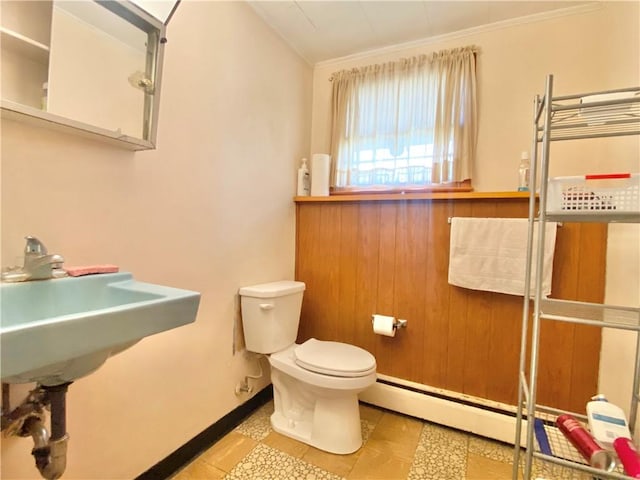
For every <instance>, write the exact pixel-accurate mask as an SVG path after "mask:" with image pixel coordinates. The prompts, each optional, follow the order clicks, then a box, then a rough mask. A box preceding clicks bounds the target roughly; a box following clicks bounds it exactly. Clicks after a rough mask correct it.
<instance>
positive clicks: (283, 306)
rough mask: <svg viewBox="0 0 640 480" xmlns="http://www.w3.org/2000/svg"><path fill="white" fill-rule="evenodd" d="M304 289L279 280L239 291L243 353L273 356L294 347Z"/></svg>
mask: <svg viewBox="0 0 640 480" xmlns="http://www.w3.org/2000/svg"><path fill="white" fill-rule="evenodd" d="M304 288H305V285H304V283H303V282H295V281H291V280H283V281H280V282H271V283H262V284H260V285H253V286H251V287H242V288H241V289H240V292H239V293H240V308H241V310H242V328H243V330H244V342H245V345H246V348H247V350H249V351H250V352H256V353H275V352H279V351H280V350H284V349H285V348H287V347H288V346H289V345H292V344H293V343H295V341H296V337H297V336H298V325H299V323H300V310H301V308H302V295H303V293H304Z"/></svg>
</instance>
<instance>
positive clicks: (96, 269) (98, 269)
mask: <svg viewBox="0 0 640 480" xmlns="http://www.w3.org/2000/svg"><path fill="white" fill-rule="evenodd" d="M64 270H65V272H67V275H69V276H71V277H80V276H82V275H94V274H96V273H116V272H118V271H119V270H120V269H119V268H118V267H117V266H116V265H87V266H84V267H66V268H65V269H64Z"/></svg>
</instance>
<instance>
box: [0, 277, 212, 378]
mask: <svg viewBox="0 0 640 480" xmlns="http://www.w3.org/2000/svg"><path fill="white" fill-rule="evenodd" d="M0 289H1V290H0V327H1V328H0V356H1V362H0V372H1V374H2V375H1V376H2V381H3V382H7V383H26V382H39V383H41V384H42V385H57V384H60V383H65V382H70V381H73V380H75V379H77V378H80V377H83V376H85V375H88V374H89V373H91V372H93V371H94V370H96V369H97V368H98V367H100V366H101V365H102V364H103V363H104V362H105V361H106V360H107V358H109V357H110V356H111V355H114V354H116V353H118V352H121V351H122V350H125V349H126V348H129V347H130V346H132V345H133V344H135V343H136V342H138V341H140V340H141V339H143V338H144V337H148V336H149V335H154V334H156V333H160V332H163V331H165V330H170V329H172V328H176V327H179V326H181V325H185V324H188V323H192V322H193V321H195V319H196V313H197V311H198V305H199V303H200V294H199V293H198V292H192V291H189V290H180V289H177V288H171V287H164V286H161V285H154V284H150V283H143V282H138V281H137V280H134V279H133V276H132V274H130V273H111V274H102V275H89V276H85V277H77V278H72V277H69V278H58V279H52V280H38V281H31V282H20V283H3V284H0Z"/></svg>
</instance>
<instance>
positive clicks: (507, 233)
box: [449, 217, 557, 297]
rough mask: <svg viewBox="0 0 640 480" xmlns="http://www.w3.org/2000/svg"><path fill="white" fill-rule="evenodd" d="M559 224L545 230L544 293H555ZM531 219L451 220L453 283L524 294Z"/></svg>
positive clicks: (536, 232)
mask: <svg viewBox="0 0 640 480" xmlns="http://www.w3.org/2000/svg"><path fill="white" fill-rule="evenodd" d="M556 228H557V224H556V223H554V222H548V223H547V225H546V228H545V245H544V268H543V272H544V275H543V278H542V294H543V295H544V296H545V297H546V296H548V295H549V294H550V293H551V276H552V272H553V254H554V250H555V244H556ZM537 230H538V224H537V223H536V224H535V225H534V235H533V237H534V241H533V247H534V248H533V253H534V255H533V257H532V259H533V260H532V264H533V265H532V272H531V294H533V292H535V278H536V277H535V275H536V265H535V263H536V262H535V258H536V255H535V253H536V251H537V250H536V245H537V238H538V231H537ZM527 233H528V219H526V218H459V217H454V218H452V219H451V241H450V251H449V283H450V284H451V285H457V286H459V287H464V288H470V289H473V290H486V291H489V292H498V293H508V294H510V295H523V292H524V283H525V282H524V280H525V272H526V260H527Z"/></svg>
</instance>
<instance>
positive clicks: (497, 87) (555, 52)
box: [311, 1, 640, 424]
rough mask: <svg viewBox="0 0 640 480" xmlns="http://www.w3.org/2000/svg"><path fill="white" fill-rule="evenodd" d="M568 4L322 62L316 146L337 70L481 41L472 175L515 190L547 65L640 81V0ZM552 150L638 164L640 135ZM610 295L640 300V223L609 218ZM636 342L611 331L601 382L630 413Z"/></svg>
mask: <svg viewBox="0 0 640 480" xmlns="http://www.w3.org/2000/svg"><path fill="white" fill-rule="evenodd" d="M565 13H566V15H563V16H554V17H549V16H547V15H540V16H533V17H529V18H528V21H527V22H525V23H519V24H513V23H511V24H510V23H508V22H507V23H503V24H502V25H495V26H494V28H490V29H482V30H480V29H479V30H475V31H468V32H466V33H464V34H458V35H455V36H449V37H447V38H442V39H441V40H440V41H437V42H434V43H428V44H426V43H423V44H422V45H417V44H412V45H410V46H398V47H396V48H393V49H387V50H381V51H377V52H373V53H370V54H368V55H363V56H354V57H350V58H344V59H337V60H334V61H328V62H324V63H322V64H318V65H316V68H315V70H314V95H313V120H312V135H311V151H312V152H326V151H329V141H330V137H329V135H330V131H329V125H330V105H331V104H330V98H331V83H330V82H329V80H328V79H329V77H330V76H331V73H332V72H335V71H337V70H341V69H348V68H352V67H356V66H360V65H369V64H374V63H381V62H385V61H391V60H394V59H397V58H401V57H407V56H411V55H416V54H421V53H429V52H432V51H438V50H442V49H446V48H454V47H459V46H464V45H470V44H475V45H478V46H479V47H480V53H479V55H478V67H477V68H478V88H479V90H478V95H479V132H478V152H477V163H476V168H475V172H474V175H473V185H474V188H475V189H476V190H478V191H509V190H515V189H516V187H517V181H518V177H517V171H518V163H519V159H520V152H521V151H523V150H530V148H531V143H532V121H533V116H532V115H533V99H534V95H536V94H544V87H545V78H546V76H547V74H550V73H551V74H553V75H554V77H555V79H554V80H555V89H554V92H555V94H556V95H568V94H576V93H584V92H593V91H601V90H606V89H612V88H621V87H630V86H637V85H640V2H637V1H629V2H602V3H601V4H594V5H591V6H588V7H586V8H585V7H580V8H573V9H570V10H567V11H566V12H565ZM551 160H552V163H551V169H550V172H551V175H581V174H585V173H603V172H617V171H631V172H640V139H639V138H638V137H637V136H634V137H626V138H615V139H606V140H594V139H591V140H585V141H580V142H564V143H562V142H558V143H554V144H553V145H552V149H551ZM606 300H607V302H609V303H612V304H620V305H628V306H635V307H637V306H640V228H638V226H637V225H611V226H610V228H609V243H608V252H607V283H606ZM634 352H635V336H634V335H633V334H630V333H628V332H620V331H612V330H608V329H607V330H605V331H604V334H603V344H602V353H601V364H600V369H601V371H600V389H601V391H602V392H603V393H605V394H607V395H608V396H609V399H610V400H611V401H613V402H615V403H617V404H619V405H621V406H623V407H624V408H625V410H626V411H627V413H628V411H629V392H630V391H631V382H632V377H633V370H632V364H633V359H634ZM514 380H515V379H514ZM594 393H595V392H594ZM585 401H586V400H585ZM639 424H640V422H639Z"/></svg>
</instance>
